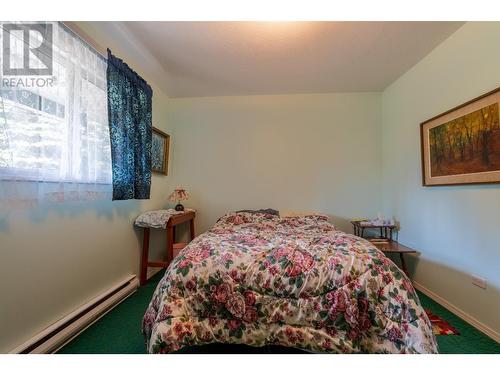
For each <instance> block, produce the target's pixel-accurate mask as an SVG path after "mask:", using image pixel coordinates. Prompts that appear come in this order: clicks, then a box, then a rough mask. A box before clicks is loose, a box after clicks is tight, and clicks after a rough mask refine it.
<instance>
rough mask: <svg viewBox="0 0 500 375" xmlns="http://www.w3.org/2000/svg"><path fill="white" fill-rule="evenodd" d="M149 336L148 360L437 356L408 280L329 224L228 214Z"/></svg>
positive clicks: (159, 309) (160, 309)
mask: <svg viewBox="0 0 500 375" xmlns="http://www.w3.org/2000/svg"><path fill="white" fill-rule="evenodd" d="M142 330H143V333H144V336H145V340H146V345H147V349H148V351H149V352H150V353H171V352H175V351H177V350H179V349H182V348H184V347H189V346H193V345H204V344H209V343H226V344H246V345H251V346H266V345H279V346H285V347H295V348H299V349H302V350H305V351H309V352H326V353H437V344H436V339H435V337H434V334H433V332H432V328H431V324H430V321H429V319H428V317H427V315H426V314H425V312H424V309H423V308H422V306H421V305H420V302H419V299H418V296H417V294H416V293H415V290H414V288H413V286H412V284H411V282H410V280H409V279H408V278H407V277H406V275H405V274H404V273H403V272H402V271H401V270H400V269H399V268H398V267H397V266H396V265H395V264H394V263H393V262H392V261H391V260H390V259H388V258H387V257H385V256H384V254H383V253H382V252H380V251H379V250H377V248H375V247H374V246H373V245H372V244H370V242H368V241H366V240H364V239H362V238H359V237H356V236H354V235H350V234H346V233H344V232H342V231H340V230H337V229H336V228H335V227H334V226H333V225H332V224H330V223H329V222H328V218H327V217H326V216H324V215H308V216H302V217H287V218H283V217H280V216H278V215H274V214H269V213H255V212H237V213H236V212H235V213H229V214H226V215H224V216H223V217H221V218H220V219H219V220H218V221H217V223H216V224H215V226H214V227H213V228H212V229H210V230H209V231H207V232H205V233H203V234H202V235H200V236H198V237H197V238H195V239H194V240H193V241H192V242H191V243H190V244H189V245H188V246H186V247H185V248H184V249H183V250H182V251H181V252H180V253H179V255H178V256H177V257H176V258H175V259H174V260H173V262H172V263H171V264H170V266H169V267H168V269H167V270H166V272H165V275H164V277H163V278H162V280H161V281H160V283H159V284H158V286H157V287H156V290H155V292H154V294H153V297H152V300H151V302H150V304H149V306H148V308H147V310H146V313H145V315H144V318H143V323H142Z"/></svg>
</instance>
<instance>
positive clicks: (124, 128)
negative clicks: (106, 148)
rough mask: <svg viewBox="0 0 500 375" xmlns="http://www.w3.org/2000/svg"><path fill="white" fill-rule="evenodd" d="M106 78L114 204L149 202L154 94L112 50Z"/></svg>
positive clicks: (109, 54)
mask: <svg viewBox="0 0 500 375" xmlns="http://www.w3.org/2000/svg"><path fill="white" fill-rule="evenodd" d="M107 78H108V117H109V129H110V134H111V159H112V165H113V200H123V199H149V192H150V188H151V138H152V125H151V109H152V105H151V99H152V96H153V91H152V90H151V86H149V85H148V84H147V82H146V81H145V80H144V79H142V78H141V77H140V76H139V75H138V74H137V73H136V72H134V71H133V70H132V69H130V68H129V66H128V65H127V64H125V63H124V62H123V61H122V60H120V59H119V58H117V57H116V56H114V55H113V54H112V53H111V51H110V50H109V49H108V69H107Z"/></svg>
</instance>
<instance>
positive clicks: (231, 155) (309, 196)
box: [168, 93, 381, 232]
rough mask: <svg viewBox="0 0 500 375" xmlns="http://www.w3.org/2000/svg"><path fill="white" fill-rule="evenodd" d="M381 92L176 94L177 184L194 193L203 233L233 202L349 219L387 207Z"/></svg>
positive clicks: (172, 111)
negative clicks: (382, 182)
mask: <svg viewBox="0 0 500 375" xmlns="http://www.w3.org/2000/svg"><path fill="white" fill-rule="evenodd" d="M380 107H381V105H380V94H377V93H358V94H354V93H353V94H350V93H345V94H313V95H286V96H281V95H276V96H272V95H271V96H240V97H210V98H186V99H170V100H169V107H168V108H169V110H168V116H169V124H170V126H171V132H172V133H171V134H172V149H171V162H172V164H171V166H172V167H171V178H172V184H174V185H183V186H184V187H186V189H188V191H190V192H191V194H192V199H191V200H190V201H188V203H187V206H191V207H194V208H196V209H197V210H198V220H197V225H198V228H197V230H198V232H200V231H205V230H206V229H208V228H209V227H210V226H212V225H213V224H214V223H215V221H216V220H217V218H218V217H220V216H221V215H223V214H224V213H226V212H227V211H230V210H237V209H248V208H249V209H256V208H268V207H271V208H276V209H280V210H283V209H287V210H319V211H322V212H325V213H327V214H330V215H332V216H333V221H334V223H335V224H338V225H339V226H340V227H341V228H343V229H346V230H347V229H349V228H350V226H349V224H348V222H347V220H348V219H350V218H352V217H355V216H365V215H368V216H370V215H374V214H376V212H377V210H379V209H380V207H381V191H380V174H381V144H380V133H381V128H380Z"/></svg>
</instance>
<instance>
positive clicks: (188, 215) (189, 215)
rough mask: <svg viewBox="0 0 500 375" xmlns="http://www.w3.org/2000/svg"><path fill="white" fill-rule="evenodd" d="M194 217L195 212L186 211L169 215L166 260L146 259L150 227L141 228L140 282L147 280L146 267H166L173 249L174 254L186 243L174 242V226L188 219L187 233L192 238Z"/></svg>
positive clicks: (142, 283)
mask: <svg viewBox="0 0 500 375" xmlns="http://www.w3.org/2000/svg"><path fill="white" fill-rule="evenodd" d="M194 218H195V212H194V211H188V212H184V213H182V214H178V215H174V216H171V217H170V219H169V220H168V222H167V227H166V229H167V261H166V262H163V261H153V262H150V261H149V259H148V256H149V230H150V229H151V228H143V229H144V237H143V241H142V256H141V275H140V283H141V285H144V284H145V283H146V280H147V273H148V267H162V268H167V267H168V265H169V264H170V262H172V259H174V251H175V253H176V254H175V255H177V253H178V252H179V251H180V250H182V249H183V248H184V247H185V246H186V245H187V243H184V242H177V243H176V242H175V226H176V225H179V224H182V223H185V222H187V221H189V232H190V233H189V234H190V240H191V241H192V240H193V239H194Z"/></svg>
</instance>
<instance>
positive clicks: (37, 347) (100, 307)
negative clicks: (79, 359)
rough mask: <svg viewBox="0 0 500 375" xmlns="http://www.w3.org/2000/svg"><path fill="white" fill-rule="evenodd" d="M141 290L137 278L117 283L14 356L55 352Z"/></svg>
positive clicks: (17, 351)
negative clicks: (137, 290)
mask: <svg viewBox="0 0 500 375" xmlns="http://www.w3.org/2000/svg"><path fill="white" fill-rule="evenodd" d="M138 287H139V280H138V279H137V277H136V276H135V275H130V276H129V277H127V278H126V279H124V280H122V281H121V282H119V283H117V284H116V285H115V286H113V287H112V288H110V289H108V290H106V291H105V292H103V293H101V294H100V295H98V296H97V297H95V298H93V299H92V300H90V301H89V302H87V303H86V304H85V305H83V306H81V307H79V308H78V309H76V310H75V311H73V312H71V313H70V314H68V315H66V316H65V317H64V318H62V319H60V320H58V321H57V322H55V323H54V324H52V325H51V326H49V327H47V328H46V329H44V330H43V331H42V332H40V333H39V334H37V335H36V336H34V337H33V338H31V339H30V340H28V341H26V342H25V343H24V344H22V345H20V346H18V347H17V348H15V349H13V350H12V351H11V352H10V353H11V354H15V353H21V354H23V353H25V354H28V353H33V354H34V353H54V352H56V351H57V350H58V349H60V348H61V347H63V346H64V345H65V344H67V343H68V342H69V341H71V340H72V339H73V338H74V337H76V336H77V335H78V334H79V333H81V332H82V331H83V330H85V329H86V328H87V327H89V326H90V325H91V324H92V323H94V322H95V321H96V320H98V319H99V318H100V317H102V316H103V315H104V314H106V313H107V312H108V311H109V310H111V309H112V308H113V307H115V306H116V305H117V304H118V303H120V302H121V301H122V300H123V299H125V298H126V297H128V296H129V295H130V294H132V293H133V292H134V291H135V290H136V289H137V288H138Z"/></svg>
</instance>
